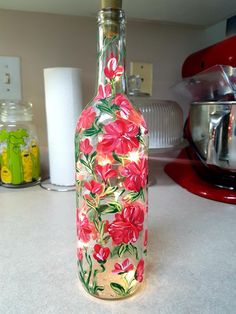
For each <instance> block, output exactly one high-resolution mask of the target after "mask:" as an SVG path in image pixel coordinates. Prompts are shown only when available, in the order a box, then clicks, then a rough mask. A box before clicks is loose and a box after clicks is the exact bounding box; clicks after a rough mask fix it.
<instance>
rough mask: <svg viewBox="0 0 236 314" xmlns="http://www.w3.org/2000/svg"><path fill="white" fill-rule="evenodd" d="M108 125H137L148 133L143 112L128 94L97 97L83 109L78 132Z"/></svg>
mask: <svg viewBox="0 0 236 314" xmlns="http://www.w3.org/2000/svg"><path fill="white" fill-rule="evenodd" d="M108 124H114V125H119V126H120V127H122V126H124V125H131V124H132V125H136V126H137V127H138V128H140V129H142V133H144V134H146V133H147V125H146V122H145V120H144V117H143V115H142V113H141V111H140V110H139V109H138V107H136V105H135V103H134V101H133V100H132V99H130V98H129V97H128V96H127V95H126V94H122V93H119V94H116V95H111V96H110V97H104V96H103V95H101V96H95V97H94V98H93V99H92V100H91V101H90V102H89V103H88V104H87V106H86V107H85V108H84V109H83V111H82V112H81V115H80V117H79V119H78V122H77V132H79V131H83V130H84V129H90V128H91V127H94V126H95V125H97V126H98V125H100V126H105V125H108Z"/></svg>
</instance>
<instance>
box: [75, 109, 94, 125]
mask: <svg viewBox="0 0 236 314" xmlns="http://www.w3.org/2000/svg"><path fill="white" fill-rule="evenodd" d="M95 117H96V112H95V111H94V109H93V107H89V108H88V109H84V110H83V111H82V113H81V115H80V118H79V121H78V123H77V126H76V129H77V131H79V130H80V129H81V128H83V129H88V128H90V127H91V125H92V124H93V121H94V119H95Z"/></svg>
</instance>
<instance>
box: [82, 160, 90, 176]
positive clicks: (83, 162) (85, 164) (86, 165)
mask: <svg viewBox="0 0 236 314" xmlns="http://www.w3.org/2000/svg"><path fill="white" fill-rule="evenodd" d="M80 162H81V164H83V165H84V166H85V167H86V168H87V170H88V171H89V172H90V173H92V169H91V168H90V166H89V165H88V164H87V162H86V161H85V160H83V159H80Z"/></svg>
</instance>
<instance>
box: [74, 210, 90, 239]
mask: <svg viewBox="0 0 236 314" xmlns="http://www.w3.org/2000/svg"><path fill="white" fill-rule="evenodd" d="M91 233H92V227H91V225H90V222H89V221H88V218H87V217H86V216H85V215H84V214H82V215H80V217H78V215H77V236H78V239H79V240H82V241H83V242H85V243H86V242H89V240H90V235H91Z"/></svg>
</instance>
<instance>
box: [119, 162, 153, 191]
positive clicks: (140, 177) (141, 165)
mask: <svg viewBox="0 0 236 314" xmlns="http://www.w3.org/2000/svg"><path fill="white" fill-rule="evenodd" d="M120 174H121V175H122V176H123V177H126V178H125V180H124V186H125V188H126V189H127V190H130V191H135V192H138V191H140V189H141V188H143V187H144V186H145V185H146V184H147V159H146V158H140V159H139V161H138V162H134V161H133V162H131V163H129V164H127V165H126V166H124V167H123V168H122V169H121V171H120Z"/></svg>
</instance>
